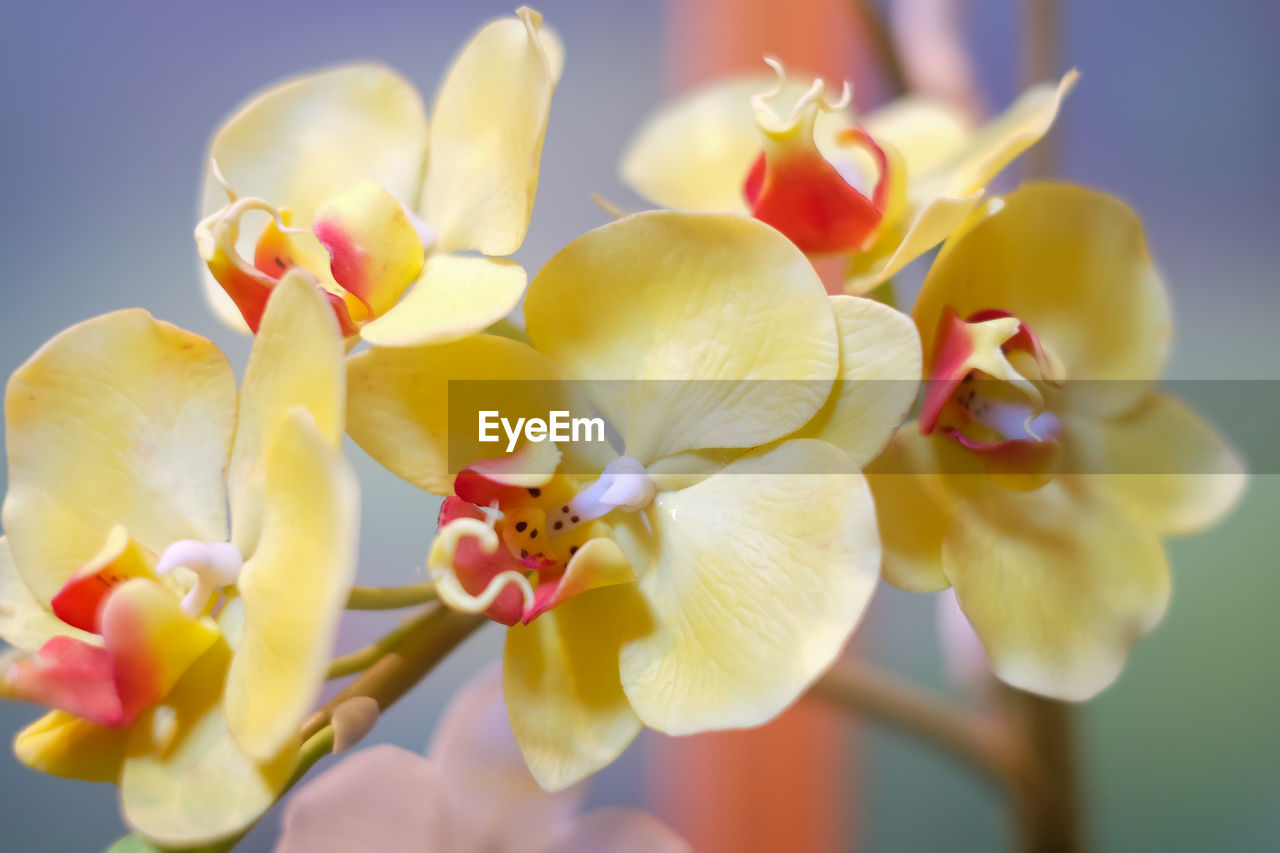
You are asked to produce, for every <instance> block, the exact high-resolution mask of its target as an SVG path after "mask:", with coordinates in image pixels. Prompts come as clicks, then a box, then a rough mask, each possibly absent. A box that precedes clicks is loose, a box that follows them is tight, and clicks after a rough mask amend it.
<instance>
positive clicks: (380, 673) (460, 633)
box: [301, 606, 486, 740]
mask: <svg viewBox="0 0 1280 853" xmlns="http://www.w3.org/2000/svg"><path fill="white" fill-rule="evenodd" d="M485 621H486V620H485V618H484V617H483V616H478V615H472V614H470V613H459V612H457V611H455V610H450V609H449V608H447V607H444V606H436V607H433V608H432V609H431V610H430V611H428V612H427V613H426V614H424V615H423V617H422V619H421V620H419V621H418V622H417V623H416V624H415V627H414V629H413V631H412V632H410V633H408V634H407V636H405V637H404V638H403V639H402V640H401V642H399V643H398V644H395V645H394V646H393V647H392V648H390V649H389V650H388V651H387V652H386V653H385V654H384V655H383V656H382V657H381V658H380V659H379V660H378V661H377V662H376V663H374V664H373V665H372V666H370V667H369V668H368V669H366V670H365V671H364V672H362V673H361V674H360V675H359V676H358V677H357V678H356V679H355V680H354V681H352V682H351V683H350V684H348V685H347V686H346V687H345V688H343V689H342V691H341V692H339V693H338V695H336V696H334V697H333V698H332V699H330V700H329V701H328V702H326V703H325V704H324V705H323V706H322V707H321V708H320V710H318V711H316V712H315V713H314V714H312V715H311V716H310V717H309V718H307V720H306V721H305V722H304V723H303V724H302V731H301V735H302V737H303V739H304V740H305V739H308V738H310V737H311V736H312V735H314V734H315V733H316V732H318V731H320V730H321V729H323V728H324V727H325V726H327V725H328V724H329V719H330V717H331V716H332V715H333V710H334V709H335V708H337V707H338V706H339V705H341V704H342V703H343V702H346V701H347V700H348V699H354V698H355V697H357V696H368V697H369V698H371V699H373V700H374V701H375V702H377V703H378V708H379V710H381V711H386V710H387V708H389V707H391V705H392V704H393V703H394V702H395V701H396V700H398V699H399V698H400V697H401V696H403V695H404V694H405V693H407V692H409V689H410V688H412V687H413V686H414V685H415V684H417V683H418V682H419V681H420V680H421V679H422V678H423V676H425V675H426V674H427V673H428V672H430V671H431V670H432V668H433V667H434V666H435V665H436V664H437V663H439V662H440V660H441V659H442V658H444V656H445V655H447V654H448V653H449V652H451V651H453V649H454V648H456V647H457V646H458V644H459V643H461V642H462V641H463V640H465V639H466V638H467V637H468V636H470V635H471V633H472V632H473V631H475V630H476V629H477V628H479V627H480V626H481V625H483V624H484V623H485Z"/></svg>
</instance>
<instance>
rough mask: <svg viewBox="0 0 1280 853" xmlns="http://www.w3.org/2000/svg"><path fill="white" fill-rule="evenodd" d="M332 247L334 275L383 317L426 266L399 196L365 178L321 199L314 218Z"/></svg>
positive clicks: (323, 239) (373, 313) (319, 235)
mask: <svg viewBox="0 0 1280 853" xmlns="http://www.w3.org/2000/svg"><path fill="white" fill-rule="evenodd" d="M312 229H313V230H314V231H315V235H316V237H317V239H319V240H320V242H321V243H323V244H324V245H325V248H327V249H328V251H329V255H330V257H331V258H332V261H331V264H326V266H331V267H332V273H333V277H334V279H335V280H336V281H337V282H338V283H339V284H340V285H342V288H343V289H344V290H345V291H347V292H348V293H350V294H352V295H353V296H355V297H356V298H357V299H359V300H360V302H361V303H362V305H363V307H364V308H365V309H366V310H367V311H368V314H369V316H372V317H380V316H382V315H383V314H385V313H386V312H387V311H389V310H390V309H391V307H392V306H393V305H395V304H396V302H398V301H399V300H400V297H401V296H403V295H404V292H405V290H407V289H408V288H409V285H411V284H412V283H413V282H414V280H415V279H416V278H417V277H418V273H420V272H421V271H422V259H423V247H422V241H421V240H420V238H419V236H418V232H417V229H416V228H414V226H413V223H412V222H410V221H409V216H408V214H406V213H405V210H404V207H403V206H402V205H401V203H400V202H399V201H398V200H396V198H395V197H394V196H393V195H391V194H390V193H389V192H387V191H386V190H385V189H383V188H382V187H380V186H378V185H377V184H374V183H370V182H368V181H365V182H364V183H361V184H357V185H356V186H355V187H352V188H351V189H349V190H347V191H346V192H344V193H343V194H342V195H340V196H338V197H337V198H334V199H332V200H331V201H328V202H326V203H325V204H323V205H322V206H321V207H320V209H319V210H317V211H316V218H315V222H313V223H312Z"/></svg>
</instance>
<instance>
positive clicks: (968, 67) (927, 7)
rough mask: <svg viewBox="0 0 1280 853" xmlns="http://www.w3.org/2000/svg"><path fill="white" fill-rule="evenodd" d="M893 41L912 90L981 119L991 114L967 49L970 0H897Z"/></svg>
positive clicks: (893, 7) (892, 10)
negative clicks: (966, 8) (966, 12)
mask: <svg viewBox="0 0 1280 853" xmlns="http://www.w3.org/2000/svg"><path fill="white" fill-rule="evenodd" d="M890 10H891V12H890V14H891V18H890V22H891V26H892V28H893V36H894V41H895V42H897V44H898V51H899V54H900V55H901V57H902V65H903V71H904V72H905V73H906V76H907V82H908V83H909V84H910V86H911V90H912V91H913V92H915V93H917V94H921V95H931V96H933V97H936V98H940V99H942V100H944V101H948V102H949V103H951V104H954V105H955V106H957V107H959V108H960V109H962V110H964V111H965V112H966V113H967V114H968V116H969V118H970V119H973V120H975V121H976V120H978V119H980V118H981V117H982V116H983V115H984V114H985V113H986V111H987V107H986V103H985V101H984V99H983V97H982V91H981V88H980V87H979V85H978V77H977V73H976V72H975V70H974V67H973V59H972V57H971V56H970V53H969V49H968V47H967V46H966V45H965V33H964V12H965V0H894V2H893V3H891V4H890Z"/></svg>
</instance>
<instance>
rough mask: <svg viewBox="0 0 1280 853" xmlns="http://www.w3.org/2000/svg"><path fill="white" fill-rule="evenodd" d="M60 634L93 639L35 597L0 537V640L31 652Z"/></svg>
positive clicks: (2, 538)
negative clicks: (64, 620)
mask: <svg viewBox="0 0 1280 853" xmlns="http://www.w3.org/2000/svg"><path fill="white" fill-rule="evenodd" d="M62 636H67V637H73V638H75V639H77V640H81V641H84V642H96V639H95V638H94V637H93V635H92V634H89V633H86V632H85V631H81V630H80V629H78V628H72V627H71V626H70V625H68V624H67V623H65V622H63V621H62V620H61V619H59V618H58V617H57V616H54V615H53V611H52V610H50V609H49V605H48V604H45V603H43V602H41V601H40V600H39V599H37V598H36V597H35V595H34V594H33V593H32V592H31V588H30V587H28V586H27V582H26V581H25V580H23V579H22V575H21V574H20V573H19V572H18V567H17V566H16V565H15V564H14V562H13V554H12V553H11V552H10V550H9V540H8V539H6V538H5V537H3V536H0V639H3V640H4V641H5V642H6V643H8V644H9V645H11V646H13V647H14V648H16V649H20V650H21V651H24V652H34V651H35V650H36V649H38V648H40V647H41V646H43V645H44V644H45V643H47V642H48V641H49V640H51V639H53V638H54V637H62Z"/></svg>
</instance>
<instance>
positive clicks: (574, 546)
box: [569, 545, 578, 556]
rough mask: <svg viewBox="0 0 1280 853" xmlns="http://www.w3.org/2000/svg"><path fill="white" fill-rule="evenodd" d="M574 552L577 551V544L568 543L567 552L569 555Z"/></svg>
mask: <svg viewBox="0 0 1280 853" xmlns="http://www.w3.org/2000/svg"><path fill="white" fill-rule="evenodd" d="M576 553H578V546H577V545H570V546H569V554H570V556H572V555H574V554H576Z"/></svg>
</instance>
